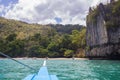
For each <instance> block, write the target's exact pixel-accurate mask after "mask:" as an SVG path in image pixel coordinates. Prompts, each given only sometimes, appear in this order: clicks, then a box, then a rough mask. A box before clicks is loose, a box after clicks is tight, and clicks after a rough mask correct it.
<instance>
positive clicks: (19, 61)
mask: <svg viewBox="0 0 120 80" xmlns="http://www.w3.org/2000/svg"><path fill="white" fill-rule="evenodd" d="M0 54H1V55H2V56H4V57H7V58H8V59H11V60H13V61H15V62H17V63H19V64H21V65H24V66H25V67H27V68H29V69H31V70H34V71H36V69H34V68H32V67H30V66H28V65H26V64H24V63H22V62H20V61H17V60H15V59H13V58H11V57H10V56H8V55H6V54H4V53H2V52H0Z"/></svg>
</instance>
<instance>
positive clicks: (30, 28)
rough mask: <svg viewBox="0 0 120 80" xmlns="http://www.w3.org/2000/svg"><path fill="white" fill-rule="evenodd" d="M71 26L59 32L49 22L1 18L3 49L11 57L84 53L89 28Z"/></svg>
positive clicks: (64, 55)
mask: <svg viewBox="0 0 120 80" xmlns="http://www.w3.org/2000/svg"><path fill="white" fill-rule="evenodd" d="M70 26H72V27H71V28H65V27H63V28H61V29H64V31H63V32H62V31H60V32H59V31H57V30H58V29H57V30H56V29H55V28H54V27H51V26H48V25H47V26H45V25H38V24H27V23H24V22H20V21H15V20H8V19H4V18H0V51H1V52H3V53H5V54H8V55H9V56H11V57H73V56H76V57H84V48H85V45H86V43H85V33H86V28H85V27H81V26H79V25H78V26H77V27H78V28H79V29H78V30H76V27H75V28H74V25H70ZM75 26H76V25H75ZM68 27H69V26H68ZM67 29H69V30H70V31H71V32H70V33H69V30H67ZM72 29H73V30H72ZM61 33H62V34H61ZM63 33H64V34H63Z"/></svg>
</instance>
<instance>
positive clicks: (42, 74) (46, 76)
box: [23, 66, 58, 80]
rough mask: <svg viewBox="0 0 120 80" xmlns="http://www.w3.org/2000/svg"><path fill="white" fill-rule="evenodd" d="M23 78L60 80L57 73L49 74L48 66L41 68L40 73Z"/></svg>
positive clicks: (28, 79)
mask: <svg viewBox="0 0 120 80" xmlns="http://www.w3.org/2000/svg"><path fill="white" fill-rule="evenodd" d="M23 80H58V78H57V76H56V75H49V74H48V70H47V67H46V66H43V67H41V68H40V70H39V72H38V74H31V75H28V76H27V77H26V78H25V79H23Z"/></svg>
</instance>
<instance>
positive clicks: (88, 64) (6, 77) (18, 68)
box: [0, 59, 120, 80]
mask: <svg viewBox="0 0 120 80" xmlns="http://www.w3.org/2000/svg"><path fill="white" fill-rule="evenodd" d="M19 61H20V62H22V63H24V64H27V65H29V66H31V67H33V68H34V69H36V70H39V68H40V67H41V66H42V64H43V61H44V60H41V59H39V60H34V59H26V60H19ZM47 67H48V71H49V73H50V74H56V75H57V76H58V78H59V80H120V61H112V60H47ZM31 73H32V74H33V73H37V72H36V71H34V70H31V69H29V68H27V67H25V66H23V65H21V64H18V63H16V62H14V61H12V60H9V59H0V80H22V79H24V78H25V77H26V76H27V75H29V74H31Z"/></svg>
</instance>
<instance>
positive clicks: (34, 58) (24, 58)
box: [0, 57, 89, 60]
mask: <svg viewBox="0 0 120 80" xmlns="http://www.w3.org/2000/svg"><path fill="white" fill-rule="evenodd" d="M3 59H8V58H0V60H3ZM12 59H15V60H26V59H33V60H89V58H74V59H73V58H47V59H46V58H36V57H33V58H28V57H23V58H12Z"/></svg>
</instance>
